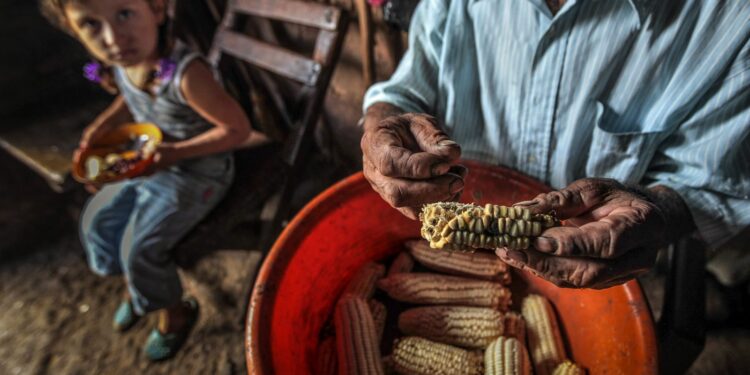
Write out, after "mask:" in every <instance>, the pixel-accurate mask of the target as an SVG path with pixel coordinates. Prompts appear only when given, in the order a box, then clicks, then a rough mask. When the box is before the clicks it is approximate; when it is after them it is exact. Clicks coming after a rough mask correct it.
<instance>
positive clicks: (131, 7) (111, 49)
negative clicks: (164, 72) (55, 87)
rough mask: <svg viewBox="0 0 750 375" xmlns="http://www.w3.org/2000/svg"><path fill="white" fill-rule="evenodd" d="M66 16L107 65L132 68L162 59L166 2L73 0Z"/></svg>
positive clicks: (67, 5) (66, 7)
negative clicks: (160, 43)
mask: <svg viewBox="0 0 750 375" xmlns="http://www.w3.org/2000/svg"><path fill="white" fill-rule="evenodd" d="M65 15H66V17H67V19H68V22H69V24H70V28H71V29H72V30H73V31H74V32H75V34H76V35H77V36H78V39H79V40H80V41H81V43H83V45H84V46H85V47H86V49H88V50H89V52H90V53H91V54H92V55H94V57H96V58H97V59H99V60H101V61H102V62H104V63H106V64H116V65H122V66H132V65H135V64H138V63H141V62H144V61H147V60H150V59H155V58H156V57H158V56H157V54H158V53H157V45H158V40H159V35H158V34H159V25H160V24H161V23H162V22H163V21H164V3H163V1H162V0H159V1H153V2H152V4H149V2H147V1H146V0H87V1H70V2H68V3H67V4H66V5H65Z"/></svg>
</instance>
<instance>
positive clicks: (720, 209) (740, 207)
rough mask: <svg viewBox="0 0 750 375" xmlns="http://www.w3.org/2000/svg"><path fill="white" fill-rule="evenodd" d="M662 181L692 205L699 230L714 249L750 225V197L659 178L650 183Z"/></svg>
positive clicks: (663, 184)
mask: <svg viewBox="0 0 750 375" xmlns="http://www.w3.org/2000/svg"><path fill="white" fill-rule="evenodd" d="M655 185H662V186H666V187H668V188H670V189H672V190H674V191H676V192H677V193H678V194H680V196H681V197H682V199H683V201H684V202H685V204H686V205H687V206H688V208H689V209H690V213H691V214H692V216H693V222H694V223H695V226H696V228H697V229H698V234H699V235H700V236H701V238H702V239H703V240H704V241H705V242H706V245H707V246H708V248H709V249H711V250H715V249H716V248H718V247H720V246H721V245H723V244H724V243H726V242H727V241H729V240H730V239H731V238H732V237H734V236H735V235H737V234H738V233H739V232H740V231H741V230H742V229H743V228H745V227H746V226H748V225H750V223H748V222H747V221H748V216H747V215H744V217H743V215H741V214H740V213H742V212H746V213H747V212H750V201H747V200H742V199H737V198H732V197H728V196H725V195H723V194H720V193H713V192H708V191H705V190H702V189H697V188H693V187H688V186H685V185H682V184H679V183H676V182H673V181H656V182H654V183H652V184H651V186H655Z"/></svg>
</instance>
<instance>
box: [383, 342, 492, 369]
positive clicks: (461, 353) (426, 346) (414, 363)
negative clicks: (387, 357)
mask: <svg viewBox="0 0 750 375" xmlns="http://www.w3.org/2000/svg"><path fill="white" fill-rule="evenodd" d="M391 356H392V357H393V362H394V363H395V365H396V372H398V373H399V374H404V375H479V374H482V372H483V371H484V370H483V367H484V366H483V361H482V353H481V352H476V351H468V350H465V349H461V348H456V347H454V346H450V345H446V344H441V343H438V342H434V341H430V340H427V339H423V338H421V337H416V336H411V337H405V338H403V339H401V340H398V341H397V342H396V345H395V347H394V349H393V354H392V355H391Z"/></svg>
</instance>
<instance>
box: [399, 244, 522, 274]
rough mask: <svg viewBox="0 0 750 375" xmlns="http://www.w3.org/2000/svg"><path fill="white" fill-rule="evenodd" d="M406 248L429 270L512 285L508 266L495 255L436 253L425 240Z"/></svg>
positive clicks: (408, 245) (407, 245)
mask: <svg viewBox="0 0 750 375" xmlns="http://www.w3.org/2000/svg"><path fill="white" fill-rule="evenodd" d="M406 247H407V248H409V251H410V253H411V255H412V256H413V257H414V259H416V260H417V261H418V262H419V263H420V264H422V265H423V266H425V267H427V268H429V269H432V270H435V271H439V272H445V273H449V274H453V275H460V276H472V277H477V278H480V279H485V280H498V281H500V282H502V283H503V284H510V273H509V272H508V265H507V264H505V263H504V262H503V261H501V260H500V258H498V257H497V256H495V255H494V254H487V253H461V252H450V251H436V250H435V249H432V248H430V245H429V244H428V243H427V242H426V241H424V240H414V241H407V242H406Z"/></svg>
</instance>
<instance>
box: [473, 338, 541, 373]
mask: <svg viewBox="0 0 750 375" xmlns="http://www.w3.org/2000/svg"><path fill="white" fill-rule="evenodd" d="M484 374H485V375H528V374H531V363H529V354H528V352H527V351H526V347H525V346H524V345H523V344H522V343H521V342H519V341H518V340H517V339H516V338H514V337H498V338H497V340H495V341H493V342H492V343H491V344H490V346H489V347H487V350H485V352H484Z"/></svg>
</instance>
